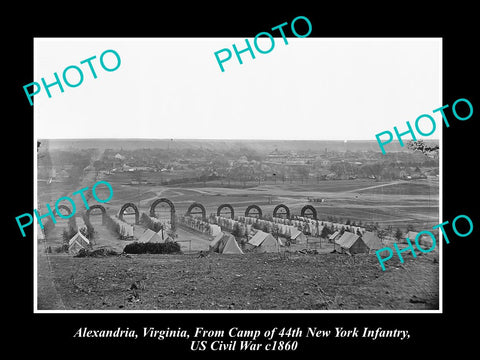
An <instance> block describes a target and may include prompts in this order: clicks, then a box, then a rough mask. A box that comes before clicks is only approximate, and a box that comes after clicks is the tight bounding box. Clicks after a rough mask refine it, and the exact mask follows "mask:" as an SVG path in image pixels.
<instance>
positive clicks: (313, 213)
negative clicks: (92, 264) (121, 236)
mask: <svg viewBox="0 0 480 360" xmlns="http://www.w3.org/2000/svg"><path fill="white" fill-rule="evenodd" d="M161 203H166V204H167V205H168V206H169V207H170V221H171V224H172V229H174V228H175V205H173V203H172V202H171V201H170V200H168V199H166V198H162V199H157V200H155V201H154V202H153V203H152V205H151V206H150V216H151V217H155V208H156V207H157V206H158V205H159V204H161ZM130 208H131V209H133V212H134V214H135V224H138V223H139V221H140V212H139V211H138V208H137V206H136V205H135V204H134V203H126V204H124V205H123V206H122V207H121V208H120V212H119V213H118V218H119V219H120V220H123V216H124V215H125V211H126V210H127V209H130ZM58 209H59V210H60V209H62V210H63V211H65V212H66V213H67V214H66V215H70V214H71V210H70V208H69V207H68V206H66V205H59V206H58ZM95 209H100V210H101V212H102V224H103V225H104V224H105V216H106V214H107V211H106V210H105V208H104V207H103V206H102V205H92V206H90V208H89V209H88V210H87V212H86V214H87V217H88V218H90V213H91V211H92V210H95ZM225 209H226V211H225ZM186 215H187V216H192V215H201V217H202V219H203V220H206V218H207V211H206V209H205V207H204V206H203V205H202V204H200V203H197V202H194V203H193V204H191V205H190V206H189V207H188V209H187V212H186ZM222 215H223V216H227V215H228V216H229V217H230V218H232V219H233V218H234V217H235V210H234V209H233V206H232V205H230V204H222V205H220V206H219V207H218V208H217V216H222ZM262 215H263V213H262V209H261V208H260V207H259V206H258V205H255V204H252V205H250V206H248V207H247V208H246V210H245V216H250V217H262ZM273 216H274V217H285V218H289V217H290V209H289V208H288V206H286V205H284V204H280V205H277V206H276V207H275V208H274V209H273ZM300 216H302V217H307V218H312V219H317V210H316V209H315V208H314V207H313V206H312V205H305V206H304V207H303V208H302V209H301V211H300Z"/></svg>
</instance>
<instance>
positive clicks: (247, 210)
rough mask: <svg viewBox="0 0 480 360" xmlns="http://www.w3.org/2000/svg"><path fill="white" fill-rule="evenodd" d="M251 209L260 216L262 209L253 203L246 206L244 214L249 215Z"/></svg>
mask: <svg viewBox="0 0 480 360" xmlns="http://www.w3.org/2000/svg"><path fill="white" fill-rule="evenodd" d="M252 209H255V210H257V213H258V217H259V218H261V217H262V209H260V207H259V206H258V205H255V204H253V205H250V206H248V207H247V209H246V210H245V216H250V210H252Z"/></svg>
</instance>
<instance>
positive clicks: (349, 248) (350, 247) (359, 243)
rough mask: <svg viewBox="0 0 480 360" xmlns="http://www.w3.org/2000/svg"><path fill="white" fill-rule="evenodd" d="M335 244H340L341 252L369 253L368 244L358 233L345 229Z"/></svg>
mask: <svg viewBox="0 0 480 360" xmlns="http://www.w3.org/2000/svg"><path fill="white" fill-rule="evenodd" d="M335 244H337V245H340V252H344V253H349V254H352V255H353V254H358V253H368V251H369V250H368V246H367V245H366V244H365V242H364V241H363V240H362V238H361V237H360V236H358V235H357V234H353V233H351V232H349V231H345V232H344V233H343V235H342V236H341V237H340V238H339V239H337V240H335Z"/></svg>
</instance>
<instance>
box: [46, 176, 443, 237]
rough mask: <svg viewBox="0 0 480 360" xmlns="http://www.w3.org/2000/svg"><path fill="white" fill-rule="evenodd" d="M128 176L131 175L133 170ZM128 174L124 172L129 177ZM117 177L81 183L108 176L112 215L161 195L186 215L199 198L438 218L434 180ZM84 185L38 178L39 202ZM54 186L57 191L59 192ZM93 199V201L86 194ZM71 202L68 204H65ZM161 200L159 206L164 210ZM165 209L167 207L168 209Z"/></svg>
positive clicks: (360, 215)
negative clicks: (161, 182) (151, 181)
mask: <svg viewBox="0 0 480 360" xmlns="http://www.w3.org/2000/svg"><path fill="white" fill-rule="evenodd" d="M126 175H130V176H131V177H132V176H133V175H131V174H127V173H126ZM126 175H125V176H126ZM114 179H115V178H110V177H108V176H107V177H105V178H97V179H90V180H89V181H90V182H91V184H88V185H87V184H86V183H87V181H85V180H84V181H83V182H82V186H90V187H91V186H92V185H93V184H94V183H95V181H98V180H106V181H108V182H109V183H110V184H111V185H112V187H113V190H114V195H113V198H112V199H111V201H109V202H108V203H105V204H102V205H103V206H104V207H105V208H106V209H107V212H108V213H109V214H111V215H113V214H116V213H117V212H118V210H119V209H120V207H121V206H122V205H123V204H125V203H127V202H132V203H134V204H135V205H137V207H138V208H139V211H140V212H147V213H148V212H149V210H150V205H151V203H152V202H153V201H154V200H155V199H158V198H168V199H170V200H171V201H172V202H173V203H174V205H175V208H176V212H177V215H182V214H184V213H185V212H186V210H187V208H188V207H189V206H190V205H191V204H192V203H193V202H199V203H201V204H202V205H204V207H205V208H206V211H207V215H208V214H209V213H216V212H217V208H218V206H219V205H221V204H225V203H228V204H231V205H232V206H233V207H234V209H235V213H236V214H237V215H239V214H243V213H244V212H245V209H246V208H247V206H249V205H251V204H257V205H258V206H260V207H261V208H262V211H263V213H264V214H272V212H273V209H274V207H275V206H276V205H278V204H281V203H283V204H285V205H287V206H288V207H289V208H290V212H291V213H292V214H300V210H301V208H302V207H303V206H304V205H306V204H310V205H312V206H314V207H315V208H316V209H317V212H318V218H319V220H327V216H336V217H337V218H339V219H343V220H344V221H345V220H347V219H350V220H351V221H355V222H356V223H358V222H359V221H362V222H364V223H365V222H378V223H379V225H380V226H388V225H392V226H394V227H400V228H401V229H404V228H406V226H407V225H408V224H410V225H412V226H413V227H414V228H415V230H417V231H421V230H424V229H429V228H431V227H432V226H433V225H436V224H438V223H439V216H438V208H439V187H438V181H435V180H415V181H414V180H412V181H392V182H383V183H382V182H374V181H367V180H334V181H321V182H320V183H319V184H314V185H313V184H305V185H303V186H302V185H300V184H277V185H260V186H255V187H249V188H226V187H215V186H213V185H214V184H210V183H208V182H207V183H206V186H202V187H187V186H186V185H185V186H168V187H167V186H152V185H130V184H129V185H125V182H124V181H123V180H122V181H121V182H115V181H113V180H114ZM79 188H80V187H79V186H77V187H72V188H71V189H70V190H69V191H68V190H67V189H66V186H65V185H62V186H61V187H58V186H57V185H56V184H55V183H52V184H46V183H44V182H39V185H38V194H39V205H43V204H44V203H45V202H49V203H50V204H51V206H52V207H53V205H54V203H55V199H58V198H59V197H60V196H64V195H68V193H69V194H70V195H71V193H72V192H74V191H76V190H78V189H79ZM55 190H57V191H56V192H55ZM97 190H98V191H97V193H98V196H99V197H100V198H106V197H107V196H108V190H107V189H106V188H105V187H100V186H99V187H98V188H97ZM88 195H89V196H87V198H88V199H89V200H88V201H89V203H90V204H93V203H95V200H94V199H93V198H92V197H91V194H88ZM309 197H310V198H312V197H313V198H321V199H325V202H322V203H315V202H308V198H309ZM75 200H76V201H77V209H78V210H77V211H84V206H83V204H82V202H81V199H80V197H79V196H78V195H77V196H76V197H75ZM67 205H68V203H67ZM162 206H163V204H160V205H159V206H158V207H157V211H159V212H160V211H161V209H162ZM166 210H167V209H166V208H165V211H166Z"/></svg>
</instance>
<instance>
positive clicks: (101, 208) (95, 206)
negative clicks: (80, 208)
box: [87, 205, 107, 225]
mask: <svg viewBox="0 0 480 360" xmlns="http://www.w3.org/2000/svg"><path fill="white" fill-rule="evenodd" d="M94 209H100V210H102V225H105V217H106V216H107V210H105V208H104V207H103V206H102V205H92V206H90V208H89V209H88V210H87V219H88V221H89V222H90V213H91V211H92V210H94Z"/></svg>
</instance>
